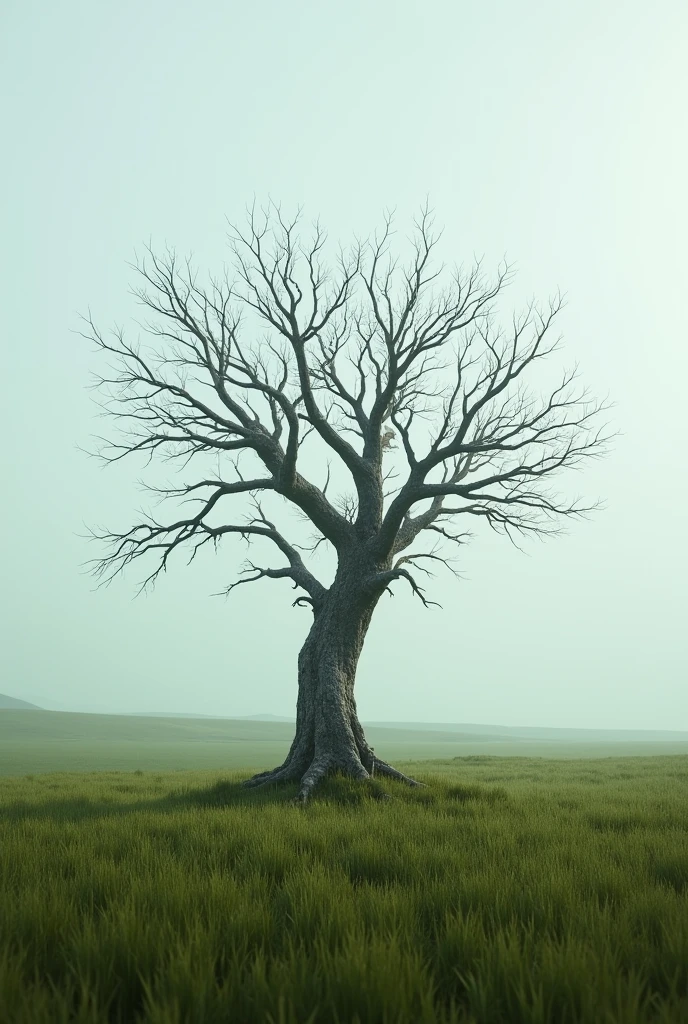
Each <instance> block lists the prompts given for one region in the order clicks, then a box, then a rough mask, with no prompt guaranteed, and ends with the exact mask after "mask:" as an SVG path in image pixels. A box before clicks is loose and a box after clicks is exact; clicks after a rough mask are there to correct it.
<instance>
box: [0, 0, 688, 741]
mask: <svg viewBox="0 0 688 1024" xmlns="http://www.w3.org/2000/svg"><path fill="white" fill-rule="evenodd" d="M0 39H1V40H2V41H1V42H0V76H1V78H2V96H3V106H4V111H3V121H4V125H5V129H4V138H5V142H6V151H5V159H4V161H3V162H2V166H1V167H0V176H1V177H2V179H4V180H3V183H2V190H3V195H4V197H5V202H4V203H3V221H4V223H3V225H2V238H3V245H2V260H3V266H2V274H1V278H0V279H1V282H2V288H3V292H4V294H3V296H2V310H3V320H2V366H3V371H4V372H3V381H4V388H3V401H2V405H1V409H2V424H3V426H2V429H3V437H4V444H3V445H2V452H1V455H0V459H1V462H2V465H1V478H2V482H3V488H2V490H3V501H2V506H1V508H2V530H3V538H4V544H3V556H2V562H3V564H2V582H3V586H2V594H1V597H0V600H1V602H2V610H1V615H0V631H1V632H0V650H1V659H2V661H1V666H2V679H1V682H0V691H1V692H5V693H8V694H11V695H13V696H16V697H21V698H24V699H29V700H35V701H36V702H38V703H44V704H45V706H54V707H57V706H61V707H64V708H70V709H74V710H110V711H143V710H168V711H192V712H196V713H208V714H238V715H241V714H251V713H255V712H268V711H269V712H272V713H275V714H291V713H292V711H293V708H294V703H295V696H296V671H295V665H296V654H297V650H298V647H299V645H300V642H301V641H302V639H303V637H304V634H305V630H306V628H307V625H308V621H309V613H308V612H307V611H305V610H293V609H291V607H290V604H291V599H292V596H293V595H292V592H291V591H290V590H289V588H288V586H287V585H286V584H284V583H282V582H276V583H270V582H267V581H266V582H263V583H262V584H259V585H258V586H256V587H254V588H248V587H247V588H241V589H240V590H239V591H237V592H236V593H235V596H234V598H232V599H230V600H229V601H228V602H224V601H222V600H220V599H217V598H212V597H210V596H209V595H210V594H211V593H212V592H213V591H216V590H218V589H219V588H220V587H221V586H222V585H223V584H226V583H228V582H229V581H231V579H232V578H233V573H234V572H235V570H236V568H237V567H238V565H239V564H240V562H241V561H242V560H243V558H244V552H243V549H242V548H241V546H240V545H237V546H236V547H235V548H232V547H231V546H230V545H227V547H226V548H225V549H224V550H223V551H222V553H221V554H220V556H219V557H218V558H216V559H215V560H212V559H206V560H205V561H203V562H201V563H200V564H199V565H198V566H195V567H193V569H192V570H187V569H185V567H184V565H183V564H179V566H178V571H176V572H173V573H171V574H168V576H167V578H165V579H164V580H163V581H162V582H161V583H160V585H159V586H158V588H157V589H156V590H155V591H154V593H153V594H152V595H151V596H148V597H144V598H140V599H138V600H135V601H134V600H132V597H133V594H134V581H135V576H130V577H128V578H127V579H125V580H124V581H118V582H117V583H116V584H115V585H113V587H111V588H110V589H109V590H107V591H102V590H101V591H96V592H94V590H93V583H92V581H91V579H90V578H89V577H87V576H85V575H83V574H81V572H80V568H79V566H80V563H82V562H83V561H84V560H85V559H86V558H88V557H91V556H92V555H93V554H95V551H94V550H93V549H92V548H91V547H90V546H88V545H87V544H86V543H85V542H84V541H83V540H82V539H80V537H79V536H78V534H79V533H80V532H81V531H82V529H83V527H82V524H83V523H84V522H85V523H89V524H98V523H106V524H107V525H109V526H112V527H119V526H127V525H129V521H130V519H131V517H132V514H133V511H134V509H135V508H136V507H137V506H138V505H140V503H141V502H142V501H143V500H144V499H143V497H142V495H141V494H140V492H139V491H138V490H137V488H136V486H135V478H136V476H137V475H138V470H137V468H136V467H134V466H133V465H132V466H127V465H123V466H122V467H121V468H120V469H118V470H116V471H111V470H108V471H104V470H101V469H100V468H98V466H97V464H96V463H95V462H92V461H89V460H87V459H86V458H85V457H84V456H83V455H82V454H81V453H80V452H79V451H78V450H77V448H76V445H77V444H81V445H87V444H88V437H89V435H90V434H91V433H93V432H97V431H100V432H102V431H103V428H104V427H105V424H104V423H103V422H102V421H99V420H97V419H95V413H96V410H95V408H94V406H93V405H92V402H91V398H90V396H89V394H88V393H87V391H86V385H87V383H88V373H89V370H93V369H97V368H98V360H97V357H96V356H95V355H94V353H93V351H92V347H91V346H89V345H88V344H87V343H85V342H83V341H82V340H81V339H79V338H78V337H76V335H75V334H73V333H70V331H71V330H73V329H75V328H77V327H78V319H77V312H78V311H85V310H86V308H87V307H88V306H90V307H91V308H92V310H93V313H94V315H95V316H96V318H97V319H98V321H99V323H100V324H102V325H103V326H104V327H107V326H109V325H111V324H112V323H113V322H115V321H118V322H126V320H127V318H128V317H129V315H130V314H131V312H132V304H131V300H130V298H129V297H128V294H127V290H128V288H129V286H130V285H131V284H132V283H133V279H132V275H131V272H130V271H129V269H128V268H127V266H126V263H127V261H128V260H130V259H131V258H132V256H133V250H134V248H135V247H140V245H141V243H142V242H145V241H146V240H147V239H148V238H149V237H152V239H153V241H154V243H155V242H157V243H162V242H164V241H165V240H168V241H169V242H171V243H174V244H175V245H176V246H177V247H178V248H179V249H180V250H181V251H186V250H189V249H192V250H193V251H194V252H195V253H196V254H197V258H198V260H199V262H200V263H201V264H205V265H207V266H208V267H209V268H210V269H211V270H212V269H213V268H214V267H218V266H219V264H220V263H221V261H222V260H223V258H224V249H223V246H224V237H225V220H224V218H225V216H226V215H229V216H230V217H238V216H241V214H242V211H243V207H244V204H245V203H246V201H247V200H250V198H251V197H252V195H253V194H254V193H255V194H256V195H257V196H258V197H259V198H265V197H267V196H268V195H272V196H273V197H275V198H277V199H281V200H282V201H283V202H284V203H285V204H286V205H287V206H290V207H293V206H294V205H295V204H296V203H304V204H305V208H306V213H307V214H308V215H311V216H316V215H320V216H321V217H322V220H323V222H324V224H325V225H327V227H328V228H329V231H330V233H331V235H332V236H333V237H335V238H337V237H342V238H343V239H345V240H346V239H347V238H348V237H349V233H350V232H352V231H354V230H355V231H357V232H359V233H361V234H365V233H367V232H369V231H370V230H371V229H372V228H373V227H374V226H375V225H376V224H378V223H379V221H380V215H381V212H382V210H383V209H384V208H385V207H388V206H396V207H397V210H398V214H399V218H400V220H401V221H402V224H400V228H401V227H402V226H403V220H404V218H407V219H408V218H410V216H411V215H412V214H413V213H414V212H415V210H416V209H417V208H418V206H419V204H420V203H421V202H422V200H423V198H424V197H425V195H426V194H429V195H430V199H431V202H432V204H433V206H434V207H435V209H436V211H437V218H438V222H440V223H442V224H444V225H445V228H446V231H445V236H444V243H443V245H444V248H443V254H444V255H446V256H447V257H448V259H449V260H453V259H457V260H470V259H471V257H472V255H473V253H474V252H477V253H484V254H485V258H486V263H487V264H488V265H490V266H491V265H494V264H496V263H497V262H498V260H499V259H500V258H501V256H502V255H503V254H504V253H505V252H506V253H507V254H508V255H509V256H510V257H511V258H512V259H514V260H516V261H517V263H518V266H519V268H520V273H519V277H518V278H517V281H516V283H515V285H514V286H512V288H511V289H510V291H509V292H507V293H506V294H505V297H504V305H503V309H504V315H505V317H506V318H509V316H510V311H511V308H512V306H518V305H519V304H520V303H521V302H522V301H523V299H524V298H526V297H528V296H530V295H531V294H532V293H535V294H536V295H538V296H540V297H542V298H543V299H546V298H547V296H548V295H549V294H551V293H552V292H553V291H554V290H555V289H556V288H557V287H561V288H562V289H563V290H565V291H566V292H567V293H568V306H567V308H566V311H565V313H564V315H563V317H562V319H561V328H562V330H563V331H564V334H565V348H564V351H563V353H562V354H561V355H560V356H559V357H558V358H559V360H560V364H559V365H567V366H568V365H571V363H572V362H574V361H578V362H579V363H580V366H581V371H582V373H583V377H584V380H585V381H586V383H588V384H589V385H590V386H591V388H592V389H593V391H594V392H595V393H596V394H598V395H599V396H600V397H604V396H605V395H606V394H607V392H609V393H610V395H611V397H612V399H613V400H614V401H615V402H616V409H615V411H614V422H615V425H616V426H617V427H618V428H619V429H620V430H622V431H623V436H622V437H620V438H619V439H618V440H617V442H616V446H615V451H614V453H613V454H612V456H611V457H609V458H607V459H606V460H604V461H603V462H599V463H591V464H590V465H588V466H587V467H586V469H585V471H584V473H583V474H580V475H577V476H576V477H575V478H574V479H573V480H572V481H570V482H569V485H570V486H573V488H574V490H575V491H578V490H580V491H582V493H584V494H585V495H586V496H590V497H591V498H594V497H596V496H598V495H599V496H601V497H603V498H604V499H605V500H606V503H607V510H606V511H605V512H603V513H601V514H599V515H598V516H597V517H596V518H595V519H594V520H592V521H590V522H587V523H581V524H574V525H573V528H572V531H571V533H570V535H569V536H567V537H565V538H561V539H558V540H552V541H548V542H546V543H542V544H541V543H538V542H535V543H533V544H531V545H530V546H529V548H528V551H529V553H528V554H527V555H522V554H519V552H517V551H515V550H514V549H513V548H511V547H510V545H509V543H508V542H507V541H506V540H499V539H498V538H495V537H493V536H492V535H490V534H488V533H486V532H485V531H481V530H477V536H476V539H475V540H474V541H473V543H472V545H471V546H470V548H468V549H464V552H465V553H464V557H463V560H462V563H461V568H462V570H463V572H464V574H465V577H466V578H465V580H464V581H461V582H457V581H455V580H454V579H453V578H452V577H451V576H446V575H443V576H440V577H438V578H437V579H436V581H435V583H434V585H433V586H434V589H433V593H432V594H431V595H430V596H432V597H434V598H436V599H437V600H439V601H441V603H442V604H443V610H441V611H439V610H437V609H434V610H431V611H424V610H423V609H422V608H421V607H420V605H419V603H418V602H417V601H414V600H412V599H411V597H410V596H409V595H408V593H407V592H406V591H405V590H403V589H402V590H400V591H399V593H398V596H397V597H396V599H395V600H394V601H389V600H385V601H383V602H382V604H381V605H380V608H379V610H378V612H377V613H376V619H375V620H374V623H373V627H372V630H371V633H370V634H369V638H368V641H367V644H366V649H365V651H364V655H363V659H362V663H361V667H360V671H359V677H358V690H357V694H358V703H359V711H360V714H361V717H362V718H363V719H364V720H365V719H386V720H395V721H399V720H415V721H434V722H440V721H447V722H462V721H463V722H489V723H499V724H504V725H521V724H522V725H542V726H579V727H595V726H599V727H618V728H643V727H646V728H658V729H660V728H672V729H688V695H687V689H686V681H685V680H686V675H687V673H686V628H685V625H684V626H681V625H680V623H681V621H683V620H684V618H685V581H686V570H687V569H688V565H687V561H688V559H687V557H686V550H687V543H686V533H685V504H686V489H687V485H686V474H685V471H684V467H683V456H682V452H681V448H680V445H681V444H682V441H683V436H684V433H685V422H684V420H685V416H684V413H683V410H684V409H685V407H686V394H687V393H688V392H687V388H688V385H687V383H686V382H688V346H687V344H686V326H685V312H684V310H685V281H686V272H687V270H688V268H687V266H686V249H685V239H686V237H688V203H687V200H686V184H685V183H686V181H688V143H687V142H686V114H685V111H686V105H687V102H688V71H687V69H686V61H685V54H686V51H687V47H688V6H686V5H685V3H684V2H682V0H676V2H662V0H659V2H657V3H654V4H650V5H648V4H646V3H640V2H637V0H607V2H605V3H600V2H599V0H596V2H590V0H579V2H577V3H575V4H574V3H564V2H553V0H547V2H539V3H536V2H532V0H530V2H522V3H515V2H512V3H509V2H507V0H498V2H497V0H493V2H489V0H488V2H486V0H481V2H457V0H441V2H440V0H423V2H422V3H420V2H417V3H415V2H409V0H406V2H404V0H401V2H399V0H396V2H394V3H391V2H388V0H378V2H376V3H363V2H361V0H355V2H349V3H347V4H331V3H326V2H322V0H320V2H318V3H315V2H310V3H307V2H303V0H294V2H292V3H289V4H283V3H277V2H275V0H266V2H263V3H260V4H237V3H227V2H220V0H213V2H210V0H195V2H194V3H193V4H190V3H177V4H174V3H173V4H170V3H164V4H163V3H162V2H159V0H155V2H147V0H137V2H135V3H134V2H132V0H123V2H119V3H117V4H105V3H102V2H101V3H94V2H93V0H90V2H82V3H77V2H74V0H62V2H60V3H54V2H47V0H42V2H32V0H22V2H18V0H15V2H14V3H7V4H5V5H4V9H3V14H2V22H1V24H0ZM555 368H556V367H555ZM268 629H269V631H270V633H269V636H268V633H267V631H268Z"/></svg>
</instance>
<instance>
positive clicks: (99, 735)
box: [0, 710, 688, 775]
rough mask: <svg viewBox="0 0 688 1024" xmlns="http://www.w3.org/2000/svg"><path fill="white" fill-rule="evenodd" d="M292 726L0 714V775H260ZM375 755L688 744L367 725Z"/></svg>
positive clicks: (558, 753)
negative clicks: (227, 772) (246, 772)
mask: <svg viewBox="0 0 688 1024" xmlns="http://www.w3.org/2000/svg"><path fill="white" fill-rule="evenodd" d="M293 735H294V725H293V724H292V723H288V722H285V723H283V722H252V721H241V720H237V719H194V718H143V717H141V718H138V717H135V716H130V715H88V714H75V713H74V714H73V713H68V712H60V711H10V710H0V775H25V774H27V773H28V772H34V773H35V772H54V771H68V772H73V771H135V770H136V769H141V770H143V771H182V770H183V771H187V770H194V769H208V770H211V769H216V770H218V771H222V770H226V769H228V770H232V769H237V770H238V769H247V770H249V769H258V768H261V767H265V766H268V765H276V764H280V763H281V761H283V760H284V757H285V755H286V753H287V751H288V749H289V744H290V743H291V740H292V737H293ZM366 735H367V736H368V738H369V740H370V742H371V743H372V745H373V746H374V747H375V750H376V751H377V753H378V755H379V756H380V757H382V758H384V759H385V760H389V761H391V762H393V763H394V762H396V761H399V760H403V761H409V760H413V761H419V760H427V759H428V758H452V757H456V756H468V755H474V754H493V755H497V756H507V757H508V756H511V755H519V756H525V757H534V756H540V757H546V758H553V757H565V758H570V757H574V758H576V757H606V756H615V757H619V756H631V755H648V754H685V755H688V742H687V741H686V740H683V741H681V740H673V741H664V742H661V741H654V742H653V741H647V740H636V741H613V742H612V741H606V742H592V741H590V740H586V741H584V742H581V741H578V742H561V741H557V742H554V741H552V740H536V739H532V740H528V739H521V740H514V739H512V738H509V737H506V738H504V737H499V736H491V735H484V736H477V735H474V734H467V733H460V732H456V731H453V732H452V731H449V730H448V731H445V732H442V731H440V730H437V729H435V730H426V731H422V730H420V729H416V728H413V729H412V728H408V729H404V728H399V727H395V728H382V727H375V726H371V727H369V728H367V729H366Z"/></svg>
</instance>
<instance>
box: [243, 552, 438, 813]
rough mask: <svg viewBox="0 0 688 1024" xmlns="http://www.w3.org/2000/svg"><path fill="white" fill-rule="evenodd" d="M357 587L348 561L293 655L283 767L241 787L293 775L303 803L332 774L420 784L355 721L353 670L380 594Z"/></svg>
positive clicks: (285, 779)
mask: <svg viewBox="0 0 688 1024" xmlns="http://www.w3.org/2000/svg"><path fill="white" fill-rule="evenodd" d="M352 577H355V578H354V579H353V580H352ZM364 593H365V592H364V589H363V586H362V584H361V582H360V575H359V574H358V573H354V572H352V570H351V567H349V571H348V573H345V574H342V575H341V576H340V573H338V574H337V577H336V578H335V581H334V583H333V584H332V587H331V588H330V590H329V591H328V592H327V595H326V597H325V599H324V600H323V602H322V604H321V605H320V606H319V607H318V608H316V609H315V610H314V620H313V625H312V626H311V629H310V632H309V634H308V636H307V638H306V642H305V643H304V645H303V647H302V649H301V652H300V654H299V663H298V668H299V680H298V682H299V692H298V700H297V705H296V735H295V736H294V740H293V742H292V745H291V749H290V750H289V754H288V755H287V758H286V760H285V761H284V763H283V764H282V765H280V766H279V767H278V768H274V769H272V770H271V771H268V772H261V773H260V774H258V775H254V776H253V777H252V778H250V779H248V780H247V781H246V782H245V783H244V785H246V786H261V785H266V784H269V783H275V782H293V781H297V780H298V781H300V782H301V788H300V790H299V794H298V797H297V801H299V802H302V803H305V801H306V800H307V799H308V797H309V795H310V793H311V791H312V790H313V787H314V786H315V785H316V783H317V782H318V781H319V780H320V779H322V778H323V777H324V776H325V775H327V774H330V773H333V772H341V773H343V774H345V775H348V776H350V777H352V778H355V779H360V780H365V779H369V778H370V777H371V775H372V774H373V771H374V774H375V775H378V776H388V777H391V778H395V779H399V780H401V781H403V782H406V783H407V784H408V785H411V786H417V785H421V783H418V782H416V781H415V779H411V778H409V777H408V776H406V775H404V774H403V773H402V772H399V771H397V770H396V769H395V768H392V766H391V765H389V764H387V763H386V762H385V761H382V760H380V759H379V758H377V757H376V756H375V755H374V753H373V750H372V748H371V747H370V746H369V744H368V742H367V740H366V738H365V734H364V732H363V727H362V726H361V723H360V722H359V720H358V714H357V711H356V701H355V699H354V683H355V679H356V668H357V665H358V659H359V657H360V654H361V651H362V649H363V642H364V640H365V636H366V633H367V632H368V627H369V625H370V620H371V618H372V614H373V611H374V609H375V604H376V603H377V600H378V596H379V595H378V596H375V597H372V598H371V597H366V596H364ZM373 765H374V768H373Z"/></svg>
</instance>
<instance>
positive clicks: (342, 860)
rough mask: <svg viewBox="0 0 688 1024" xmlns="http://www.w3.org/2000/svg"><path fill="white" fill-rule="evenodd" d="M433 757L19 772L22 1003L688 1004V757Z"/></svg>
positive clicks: (238, 1008) (193, 1008) (544, 1017)
mask: <svg viewBox="0 0 688 1024" xmlns="http://www.w3.org/2000/svg"><path fill="white" fill-rule="evenodd" d="M407 767H408V766H407ZM415 769H416V774H417V775H418V774H420V776H421V777H422V778H424V779H425V781H427V782H428V783H429V786H428V788H426V789H420V790H407V789H404V788H401V787H399V786H397V785H394V784H391V783H390V784H387V783H385V784H384V786H383V788H384V790H386V791H387V792H389V793H390V794H392V795H393V797H394V799H393V800H392V801H389V802H381V801H378V800H376V799H374V798H373V797H374V792H373V790H372V789H370V788H368V789H367V788H366V787H362V786H360V785H358V786H356V785H354V784H349V783H348V782H346V781H345V780H342V779H332V780H329V781H328V783H327V785H326V786H325V787H324V788H323V790H322V791H321V793H320V795H319V796H318V797H317V798H316V799H315V800H314V801H313V803H312V804H311V805H309V806H307V807H306V808H305V809H304V810H299V809H298V808H295V807H293V806H290V805H289V804H287V803H285V800H286V798H287V797H288V796H290V795H291V794H292V793H293V790H284V789H283V790H280V791H277V792H275V791H272V790H269V791H260V790H258V791H243V790H241V789H240V788H239V786H238V780H239V778H240V775H236V774H234V775H227V774H223V775H222V776H220V775H218V773H216V772H188V773H184V774H183V775H182V774H179V773H176V774H173V775H169V774H168V775H164V774H153V773H140V772H133V773H131V772H130V773H124V772H107V773H93V774H86V773H83V774H70V775H65V774H61V775H60V774H44V775H40V774H37V775H35V776H27V777H16V776H15V777H5V778H2V779H0V877H1V878H2V885H1V886H0V1022H1V1024H66V1022H68V1021H69V1022H78V1024H105V1022H108V1024H109V1022H121V1024H142V1022H147V1024H182V1022H189V1024H195V1022H198V1024H229V1022H238V1024H253V1022H261V1024H297V1022H299V1024H301V1022H310V1024H320V1022H322V1024H344V1022H347V1024H349V1022H352V1024H353V1022H358V1024H368V1022H379V1024H402V1022H404V1024H406V1022H409V1024H411V1022H412V1024H435V1022H440V1024H442V1022H444V1024H450V1022H453V1024H458V1022H464V1024H468V1022H474V1024H478V1022H480V1024H500V1022H504V1024H519V1022H524V1024H525V1022H528V1024H544V1022H553V1024H554V1022H556V1024H567V1022H570V1024H573V1022H580V1024H587V1022H590V1024H615V1022H619V1024H638V1022H650V1021H653V1022H657V1024H669V1022H672V1024H674V1022H679V1021H685V1020H688V802H687V801H686V800H685V792H686V790H687V789H688V787H687V786H686V783H688V758H686V757H680V756H679V757H655V758H642V759H641V758H637V759H623V758H622V759H605V760H600V761H590V760H588V761H573V760H569V761H563V760H559V761H543V760H530V759H527V758H513V759H511V758H491V757H487V758H486V757H468V758H462V759H458V760H454V761H439V760H437V761H433V762H428V763H427V764H425V765H423V766H422V771H420V772H419V766H418V765H416V766H415Z"/></svg>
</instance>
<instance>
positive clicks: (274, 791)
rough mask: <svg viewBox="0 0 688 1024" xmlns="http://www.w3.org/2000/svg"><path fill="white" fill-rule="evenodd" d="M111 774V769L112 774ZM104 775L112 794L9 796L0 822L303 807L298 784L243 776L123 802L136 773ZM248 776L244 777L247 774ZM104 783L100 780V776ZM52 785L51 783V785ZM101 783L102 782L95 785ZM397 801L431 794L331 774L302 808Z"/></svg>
mask: <svg viewBox="0 0 688 1024" xmlns="http://www.w3.org/2000/svg"><path fill="white" fill-rule="evenodd" d="M113 774H114V773H113ZM113 774H110V773H108V776H107V781H108V782H110V783H111V784H112V789H113V790H114V792H113V793H112V795H110V794H108V793H107V792H105V793H103V792H100V793H98V795H95V796H89V795H88V794H87V793H84V794H83V795H76V796H71V797H68V798H64V797H55V798H54V799H47V800H43V801H41V802H40V803H36V802H33V801H29V800H22V799H14V800H12V801H11V802H9V803H7V804H5V805H3V806H0V822H13V823H16V822H20V821H25V820H28V819H52V820H56V821H64V822H67V821H71V822H74V821H83V820H88V819H93V818H105V817H107V818H115V817H122V816H124V815H131V814H140V813H144V814H145V813H149V812H153V813H156V814H175V813H177V812H179V811H180V810H188V809H193V808H208V809H222V808H229V807H255V808H256V809H259V808H261V807H267V806H271V805H272V806H282V807H288V806H294V807H303V806H304V804H302V803H300V802H299V801H297V795H298V792H299V783H298V782H273V783H266V784H265V785H264V786H260V787H257V788H252V789H249V788H246V787H245V786H244V785H243V782H244V781H245V780H244V779H237V780H230V779H220V780H218V781H216V782H214V783H213V784H212V785H209V786H203V787H198V788H186V787H185V788H183V789H177V790H175V791H173V792H170V793H167V794H165V795H163V796H160V797H156V798H154V799H145V798H144V799H140V800H134V801H131V802H127V803H123V802H122V801H121V800H120V799H119V798H118V794H119V793H121V792H122V789H123V785H126V783H125V782H124V780H126V779H127V777H128V776H129V775H130V774H133V775H136V776H138V777H139V778H140V777H141V776H142V775H144V773H142V772H134V773H121V774H120V773H117V774H115V775H114V777H113ZM248 777H250V776H248ZM103 781H105V780H103ZM93 782H94V779H93V776H92V775H90V776H88V783H89V784H93ZM53 785H56V786H57V784H56V783H54V784H53ZM101 785H102V783H101ZM137 788H138V787H137V786H134V785H131V784H130V785H128V786H126V790H127V791H129V792H135V790H136V789H137ZM394 799H402V800H404V801H405V802H411V803H421V804H432V803H434V802H435V799H436V797H435V794H434V793H433V792H432V791H431V790H429V789H422V790H414V789H408V788H407V787H406V786H404V785H402V784H400V783H398V782H395V781H391V780H389V781H388V780H385V782H384V783H383V782H380V781H378V780H377V779H365V780H363V781H359V780H356V779H351V778H349V777H346V776H343V775H340V774H335V775H330V776H327V777H326V778H324V779H323V780H322V781H321V782H320V783H319V784H318V787H317V789H316V790H315V791H314V793H313V795H312V796H311V797H310V799H309V800H308V802H307V804H305V807H310V806H318V805H322V804H337V805H339V806H341V807H358V806H362V805H364V804H370V803H380V802H386V801H390V800H394Z"/></svg>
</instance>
